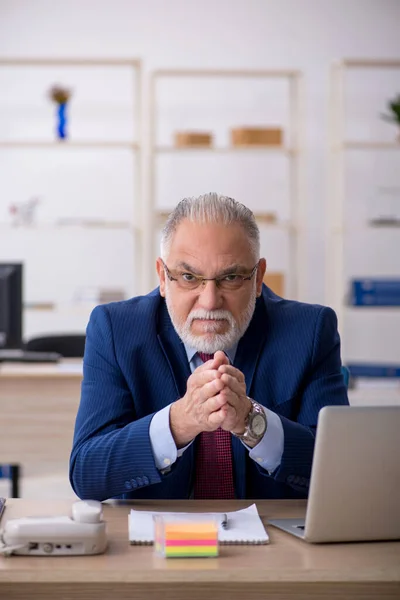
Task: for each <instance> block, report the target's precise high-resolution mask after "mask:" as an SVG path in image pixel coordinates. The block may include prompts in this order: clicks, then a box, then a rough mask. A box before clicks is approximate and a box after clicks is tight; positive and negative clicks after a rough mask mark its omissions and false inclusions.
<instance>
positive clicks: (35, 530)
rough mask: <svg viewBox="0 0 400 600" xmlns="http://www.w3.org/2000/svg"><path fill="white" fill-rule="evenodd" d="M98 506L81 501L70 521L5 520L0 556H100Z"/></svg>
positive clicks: (102, 530) (102, 536)
mask: <svg viewBox="0 0 400 600" xmlns="http://www.w3.org/2000/svg"><path fill="white" fill-rule="evenodd" d="M102 516H103V511H102V505H101V503H100V502H97V501H96V500H82V501H79V502H75V503H74V504H73V505H72V515H71V516H70V517H68V516H65V517H23V518H20V519H9V520H8V521H7V522H6V524H5V526H4V528H3V529H2V530H0V553H1V552H2V553H4V554H21V555H25V556H26V555H28V556H71V555H79V554H80V555H82V554H101V553H102V552H104V551H105V549H106V547H107V537H106V524H105V522H104V521H103V519H102Z"/></svg>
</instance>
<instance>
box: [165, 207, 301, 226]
mask: <svg viewBox="0 0 400 600" xmlns="http://www.w3.org/2000/svg"><path fill="white" fill-rule="evenodd" d="M172 210H173V209H172V208H171V210H170V211H163V210H157V211H155V213H156V217H157V220H158V223H159V224H162V223H163V222H164V221H165V220H166V219H167V217H168V216H169V215H170V214H171V212H172ZM253 214H254V217H255V219H256V221H257V222H258V224H259V225H260V226H261V227H270V228H272V229H282V230H284V231H298V230H299V227H298V226H297V225H295V224H294V223H291V222H289V221H277V220H274V217H275V215H274V213H256V212H255V213H253Z"/></svg>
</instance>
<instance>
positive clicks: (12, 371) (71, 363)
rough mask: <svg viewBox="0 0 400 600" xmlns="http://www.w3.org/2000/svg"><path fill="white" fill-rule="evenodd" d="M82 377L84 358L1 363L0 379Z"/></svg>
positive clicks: (79, 378)
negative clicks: (47, 361) (48, 361)
mask: <svg viewBox="0 0 400 600" xmlns="http://www.w3.org/2000/svg"><path fill="white" fill-rule="evenodd" d="M25 378H27V379H31V378H34V379H62V378H68V379H78V380H81V379H82V360H77V359H63V360H61V361H60V362H58V363H18V362H15V363H14V362H3V363H0V379H13V380H17V379H18V380H20V379H25Z"/></svg>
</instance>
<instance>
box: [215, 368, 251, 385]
mask: <svg viewBox="0 0 400 600" xmlns="http://www.w3.org/2000/svg"><path fill="white" fill-rule="evenodd" d="M218 372H219V373H221V374H223V373H226V374H227V375H231V377H234V378H235V379H237V381H239V382H240V383H245V378H244V375H243V373H242V371H239V369H236V367H233V366H232V365H230V364H224V365H221V366H220V367H219V368H218Z"/></svg>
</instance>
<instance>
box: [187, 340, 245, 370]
mask: <svg viewBox="0 0 400 600" xmlns="http://www.w3.org/2000/svg"><path fill="white" fill-rule="evenodd" d="M238 343H239V342H237V343H236V344H234V345H233V346H231V347H230V348H228V350H224V352H225V354H226V355H227V357H228V358H229V362H230V363H231V365H233V361H234V360H235V356H236V350H237V347H238ZM184 346H185V350H186V355H187V357H188V361H189V363H190V362H191V361H192V360H193V357H194V356H195V355H196V353H197V350H196V348H192V346H189V345H188V344H184Z"/></svg>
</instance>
